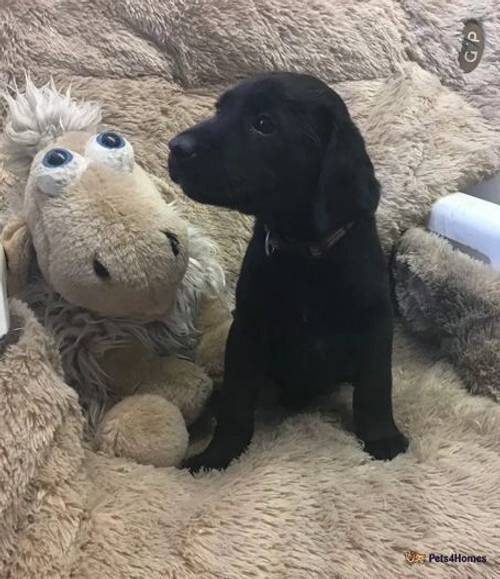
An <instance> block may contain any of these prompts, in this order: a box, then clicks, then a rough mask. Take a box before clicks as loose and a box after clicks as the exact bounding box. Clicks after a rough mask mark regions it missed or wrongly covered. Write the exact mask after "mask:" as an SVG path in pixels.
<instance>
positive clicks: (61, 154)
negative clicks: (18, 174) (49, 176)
mask: <svg viewBox="0 0 500 579" xmlns="http://www.w3.org/2000/svg"><path fill="white" fill-rule="evenodd" d="M72 158H73V155H72V154H71V153H70V152H69V151H68V150H67V149H50V151H47V153H45V156H44V158H43V160H42V163H43V164H44V165H45V166H46V167H50V168H53V167H62V166H63V165H67V164H68V163H69V162H70V161H71V159H72Z"/></svg>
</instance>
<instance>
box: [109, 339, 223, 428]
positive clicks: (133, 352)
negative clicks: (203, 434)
mask: <svg viewBox="0 0 500 579" xmlns="http://www.w3.org/2000/svg"><path fill="white" fill-rule="evenodd" d="M101 367H102V368H103V370H104V371H105V372H106V374H107V376H108V382H109V384H110V387H111V389H112V391H113V394H114V395H115V396H116V397H117V398H123V397H124V396H126V395H130V394H148V393H154V394H158V395H160V396H162V397H163V398H165V399H166V400H168V401H169V402H171V403H172V404H174V405H175V406H177V407H178V408H179V410H180V411H181V413H182V415H183V416H184V419H185V420H186V422H187V423H188V424H191V423H192V422H194V421H195V420H196V419H197V418H198V416H199V415H200V414H201V412H202V410H203V408H204V407H205V405H206V403H207V401H208V399H209V397H210V395H211V394H212V380H211V379H210V378H209V377H208V376H207V374H206V373H205V371H204V370H203V369H202V368H201V367H200V366H199V365H197V364H195V363H194V362H190V361H189V360H184V359H180V358H177V357H175V356H166V357H160V356H156V355H154V354H151V353H150V352H146V351H145V350H144V348H143V347H142V346H141V345H140V344H134V345H131V346H127V347H125V348H117V349H115V350H111V351H109V352H106V354H105V356H104V358H103V360H102V362H101Z"/></svg>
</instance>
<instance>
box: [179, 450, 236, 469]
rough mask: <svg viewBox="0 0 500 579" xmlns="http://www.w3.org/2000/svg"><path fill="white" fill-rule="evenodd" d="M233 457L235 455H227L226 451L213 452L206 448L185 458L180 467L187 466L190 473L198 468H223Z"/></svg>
mask: <svg viewBox="0 0 500 579" xmlns="http://www.w3.org/2000/svg"><path fill="white" fill-rule="evenodd" d="M233 458H235V457H234V456H229V455H228V454H227V453H214V452H211V451H210V449H207V450H205V451H204V452H202V453H201V454H197V455H195V456H192V457H191V458H188V459H187V460H185V461H184V462H183V463H182V468H187V469H188V470H189V471H190V472H191V474H194V473H197V472H199V471H200V470H201V471H203V470H225V469H226V468H227V467H228V466H229V463H230V462H231V461H232V460H233Z"/></svg>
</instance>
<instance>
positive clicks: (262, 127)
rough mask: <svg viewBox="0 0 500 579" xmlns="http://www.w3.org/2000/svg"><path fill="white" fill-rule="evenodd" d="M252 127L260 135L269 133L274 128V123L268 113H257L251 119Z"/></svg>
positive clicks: (272, 131)
mask: <svg viewBox="0 0 500 579" xmlns="http://www.w3.org/2000/svg"><path fill="white" fill-rule="evenodd" d="M252 127H253V128H254V129H255V130H256V131H257V132H258V133H260V134H261V135H270V134H271V133H274V131H275V130H276V125H275V124H274V121H273V119H272V118H271V117H270V116H269V115H259V116H258V117H257V118H256V119H255V120H254V121H253V123H252Z"/></svg>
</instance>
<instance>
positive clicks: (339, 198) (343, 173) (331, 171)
mask: <svg viewBox="0 0 500 579" xmlns="http://www.w3.org/2000/svg"><path fill="white" fill-rule="evenodd" d="M322 117H323V118H322V130H323V139H324V140H325V142H326V145H325V153H324V156H323V162H322V166H321V173H320V177H319V181H318V189H317V192H316V201H315V207H314V219H315V223H316V227H317V228H318V231H319V233H321V234H325V233H327V232H328V231H331V229H332V228H335V227H341V226H343V225H346V224H347V223H349V222H351V221H353V220H355V219H357V218H358V217H360V216H361V215H363V214H371V213H374V212H375V210H376V208H377V205H378V201H379V197H380V188H379V184H378V182H377V179H376V178H375V172H374V169H373V165H372V163H371V161H370V158H369V156H368V153H367V152H366V148H365V143H364V140H363V137H362V136H361V133H360V132H359V130H358V128H357V127H356V125H355V124H354V122H353V121H352V119H351V117H350V115H349V112H348V110H347V107H346V106H345V104H344V102H343V101H342V99H341V98H340V97H339V96H338V95H337V94H335V93H332V99H331V103H330V104H329V105H328V106H325V107H324V108H323V110H322Z"/></svg>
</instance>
